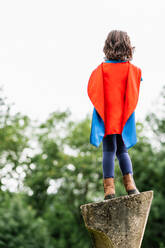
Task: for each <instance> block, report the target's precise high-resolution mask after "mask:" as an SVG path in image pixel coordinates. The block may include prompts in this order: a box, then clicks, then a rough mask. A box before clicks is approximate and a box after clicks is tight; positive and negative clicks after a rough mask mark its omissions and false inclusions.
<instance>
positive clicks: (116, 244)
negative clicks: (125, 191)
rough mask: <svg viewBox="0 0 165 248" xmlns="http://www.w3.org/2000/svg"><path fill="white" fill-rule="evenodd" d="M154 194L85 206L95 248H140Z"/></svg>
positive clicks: (86, 218) (143, 194)
mask: <svg viewBox="0 0 165 248" xmlns="http://www.w3.org/2000/svg"><path fill="white" fill-rule="evenodd" d="M152 199H153V191H152V190H150V191H145V192H141V193H140V194H132V195H124V196H120V197H116V198H113V199H109V200H103V201H101V202H94V203H88V204H85V205H81V206H80V209H81V213H82V216H83V219H84V222H85V226H86V228H87V229H88V231H89V233H90V234H91V238H92V243H93V247H94V248H140V247H141V243H142V239H143V235H144V230H145V227H146V223H147V219H148V215H149V211H150V206H151V203H152Z"/></svg>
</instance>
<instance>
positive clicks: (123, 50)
mask: <svg viewBox="0 0 165 248" xmlns="http://www.w3.org/2000/svg"><path fill="white" fill-rule="evenodd" d="M134 50H135V47H132V46H131V42H130V38H129V36H128V34H127V32H124V31H120V30H112V31H111V32H110V33H109V34H108V36H107V39H106V40H105V45H104V48H103V52H104V53H105V56H106V57H104V59H105V60H111V59H117V60H126V61H130V60H132V56H133V52H134Z"/></svg>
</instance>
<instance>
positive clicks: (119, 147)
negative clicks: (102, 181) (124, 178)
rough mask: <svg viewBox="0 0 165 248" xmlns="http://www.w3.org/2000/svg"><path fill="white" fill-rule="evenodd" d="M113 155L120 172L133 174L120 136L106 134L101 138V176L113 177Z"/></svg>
mask: <svg viewBox="0 0 165 248" xmlns="http://www.w3.org/2000/svg"><path fill="white" fill-rule="evenodd" d="M115 155H116V156H117V159H118V161H119V165H120V169H121V171H122V174H123V175H125V174H127V173H131V174H132V175H133V168H132V162H131V159H130V156H129V154H128V151H127V148H126V146H125V144H124V142H123V140H122V136H121V135H120V134H108V135H107V136H105V137H104V138H103V160H102V166H103V177H104V178H107V177H114V167H115Z"/></svg>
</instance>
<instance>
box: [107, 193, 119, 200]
mask: <svg viewBox="0 0 165 248" xmlns="http://www.w3.org/2000/svg"><path fill="white" fill-rule="evenodd" d="M115 197H116V195H115V194H109V195H106V196H105V197H104V200H108V199H112V198H115Z"/></svg>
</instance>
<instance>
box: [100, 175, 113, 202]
mask: <svg viewBox="0 0 165 248" xmlns="http://www.w3.org/2000/svg"><path fill="white" fill-rule="evenodd" d="M103 186H104V200H107V199H111V198H115V185H114V178H113V177H108V178H103Z"/></svg>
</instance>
